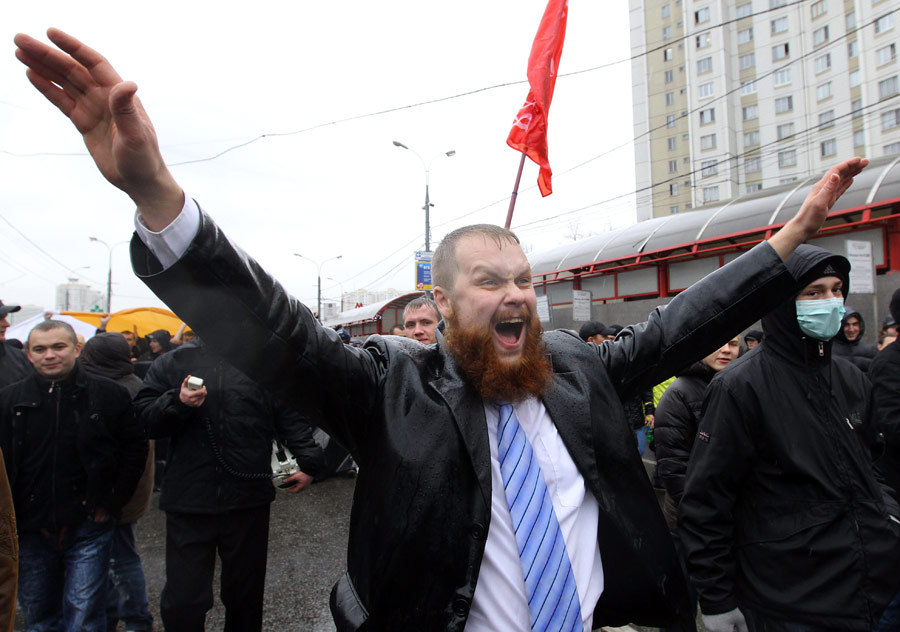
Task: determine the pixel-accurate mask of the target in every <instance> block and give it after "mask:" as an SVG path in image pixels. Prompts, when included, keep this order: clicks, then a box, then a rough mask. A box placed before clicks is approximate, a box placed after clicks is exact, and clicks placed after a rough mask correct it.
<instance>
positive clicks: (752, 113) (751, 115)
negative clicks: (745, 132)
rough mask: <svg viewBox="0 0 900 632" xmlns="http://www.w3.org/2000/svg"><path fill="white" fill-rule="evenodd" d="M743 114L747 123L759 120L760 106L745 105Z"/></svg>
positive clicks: (742, 109) (742, 110)
mask: <svg viewBox="0 0 900 632" xmlns="http://www.w3.org/2000/svg"><path fill="white" fill-rule="evenodd" d="M741 113H742V114H743V117H744V120H745V121H753V120H755V119H758V118H759V106H758V105H756V104H754V105H745V106H744V107H743V108H741Z"/></svg>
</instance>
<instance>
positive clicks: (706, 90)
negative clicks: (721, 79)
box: [697, 81, 713, 99]
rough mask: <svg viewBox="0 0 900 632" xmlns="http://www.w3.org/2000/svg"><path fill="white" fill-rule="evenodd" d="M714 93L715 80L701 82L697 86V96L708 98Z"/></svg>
mask: <svg viewBox="0 0 900 632" xmlns="http://www.w3.org/2000/svg"><path fill="white" fill-rule="evenodd" d="M712 95H713V82H712V81H710V82H709V83H701V84H700V86H699V87H698V88H697V96H698V97H699V98H701V99H708V98H709V97H711V96H712Z"/></svg>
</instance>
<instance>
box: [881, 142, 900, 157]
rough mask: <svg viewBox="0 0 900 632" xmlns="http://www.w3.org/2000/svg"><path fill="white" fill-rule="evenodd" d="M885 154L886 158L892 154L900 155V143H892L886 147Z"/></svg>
mask: <svg viewBox="0 0 900 632" xmlns="http://www.w3.org/2000/svg"><path fill="white" fill-rule="evenodd" d="M884 154H885V155H886V156H888V155H890V154H900V143H891V144H890V145H885V146H884Z"/></svg>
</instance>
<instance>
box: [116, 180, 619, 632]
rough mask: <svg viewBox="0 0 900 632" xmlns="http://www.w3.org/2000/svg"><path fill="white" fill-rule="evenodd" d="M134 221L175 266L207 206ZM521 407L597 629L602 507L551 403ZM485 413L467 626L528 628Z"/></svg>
mask: <svg viewBox="0 0 900 632" xmlns="http://www.w3.org/2000/svg"><path fill="white" fill-rule="evenodd" d="M134 223H135V229H136V230H137V234H138V236H139V237H140V239H141V240H142V241H143V242H144V243H145V244H146V245H147V247H148V248H149V249H150V251H151V252H152V253H153V254H154V255H155V256H156V257H157V259H159V261H160V263H161V264H162V265H163V267H164V268H167V267H169V266H171V265H172V264H174V263H175V262H176V261H178V259H179V258H180V257H181V256H182V255H183V254H184V253H185V252H186V251H187V249H188V247H189V246H190V244H191V242H192V241H193V239H194V237H195V236H196V234H197V232H198V231H199V230H200V209H199V208H198V207H197V204H196V203H195V202H194V201H193V200H192V199H191V198H190V197H188V196H187V195H185V202H184V208H183V209H182V211H181V214H180V215H179V216H178V217H177V218H176V219H175V220H174V221H173V222H172V223H171V224H169V225H168V226H167V227H165V228H164V229H163V230H162V231H160V232H153V231H151V230H150V229H149V228H147V227H146V226H145V225H144V223H143V221H142V220H141V218H140V216H138V215H135V222H134ZM513 408H515V411H516V415H517V417H518V419H519V424H520V425H521V426H522V429H523V430H524V431H525V435H526V436H527V437H528V440H529V441H530V442H531V446H532V449H533V450H534V455H535V457H536V458H537V461H538V464H539V465H540V468H541V472H542V473H543V475H544V480H545V481H546V483H547V491H548V492H549V493H550V498H551V500H552V501H553V510H554V511H555V512H556V519H557V521H558V522H559V527H560V530H561V531H562V534H563V539H564V540H565V543H566V550H567V551H568V553H569V561H570V562H571V564H572V571H573V572H574V574H575V584H576V586H577V588H578V598H579V601H580V602H581V616H582V621H583V623H584V630H585V632H591V627H592V626H591V620H592V616H593V613H594V607H595V606H596V605H597V601H598V600H599V599H600V595H601V594H602V593H603V564H602V561H601V559H600V547H599V544H598V542H597V525H598V520H599V511H600V507H599V505H598V503H597V499H596V498H594V496H593V495H592V494H591V493H590V492H588V491H587V489H585V486H584V478H583V477H582V476H581V474H580V473H579V472H578V469H577V468H576V467H575V463H574V462H573V461H572V457H571V456H570V455H569V451H568V450H567V449H566V447H565V445H564V444H563V441H562V437H560V436H559V432H557V430H556V426H555V425H553V420H552V419H550V415H549V413H548V412H547V409H546V408H545V407H544V404H543V402H541V401H540V400H539V399H536V398H530V399H527V400H525V401H523V402H518V403H516V404H514V406H513ZM484 412H485V417H486V419H487V433H488V441H489V443H490V449H491V525H490V529H489V530H488V536H487V542H486V543H485V547H484V558H483V559H482V561H481V569H480V571H479V574H478V585H477V586H476V588H475V596H474V598H473V599H472V606H471V609H470V611H469V619H468V622H467V624H466V631H467V632H491V631H498V632H499V631H502V632H512V631H522V632H526V631H528V630H530V629H531V616H530V614H529V612H528V602H527V600H526V597H525V579H524V575H523V572H522V564H521V560H520V559H519V553H518V548H517V545H516V535H515V532H514V531H513V526H512V518H510V514H509V505H508V504H507V501H506V492H505V491H504V489H503V476H502V474H501V473H500V462H499V460H498V458H497V425H498V420H499V415H500V410H499V408H498V407H497V406H495V405H492V404H485V405H484ZM447 535H448V537H450V536H452V535H453V534H447Z"/></svg>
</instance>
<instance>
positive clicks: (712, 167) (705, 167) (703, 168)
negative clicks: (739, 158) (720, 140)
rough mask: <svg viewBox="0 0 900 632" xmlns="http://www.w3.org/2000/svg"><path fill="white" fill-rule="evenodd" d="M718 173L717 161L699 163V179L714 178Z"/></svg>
mask: <svg viewBox="0 0 900 632" xmlns="http://www.w3.org/2000/svg"><path fill="white" fill-rule="evenodd" d="M718 172H719V161H718V160H704V161H703V162H701V163H700V175H701V177H704V178H708V177H710V176H714V175H716V174H717V173H718Z"/></svg>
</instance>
